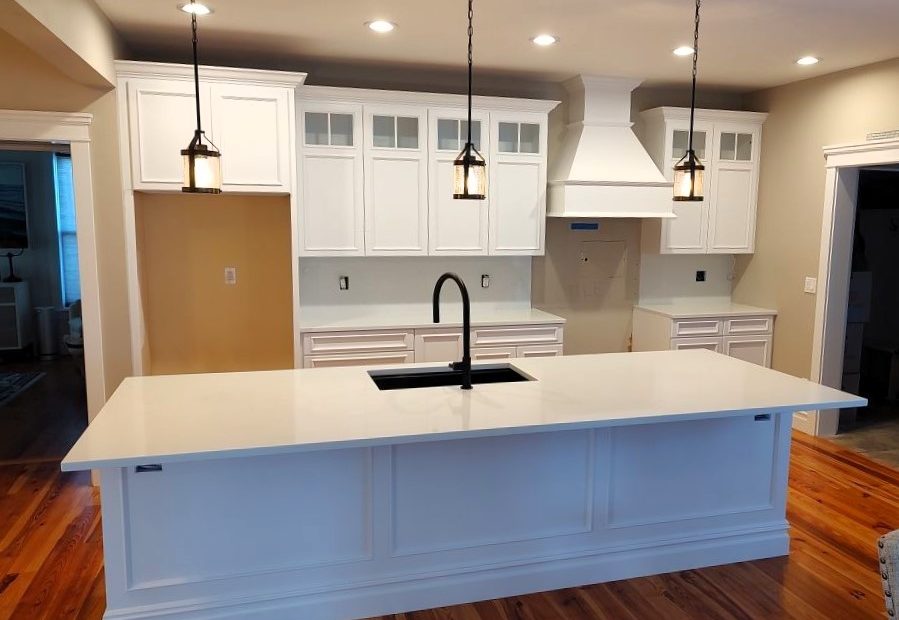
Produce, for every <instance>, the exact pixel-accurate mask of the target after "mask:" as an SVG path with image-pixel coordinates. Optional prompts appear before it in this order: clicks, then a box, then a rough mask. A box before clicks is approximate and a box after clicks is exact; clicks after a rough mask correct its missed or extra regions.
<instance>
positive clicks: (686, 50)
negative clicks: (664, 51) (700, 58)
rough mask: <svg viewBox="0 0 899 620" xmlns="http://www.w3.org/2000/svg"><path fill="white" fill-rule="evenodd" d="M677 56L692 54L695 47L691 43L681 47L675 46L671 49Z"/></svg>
mask: <svg viewBox="0 0 899 620" xmlns="http://www.w3.org/2000/svg"><path fill="white" fill-rule="evenodd" d="M671 51H672V52H673V53H674V55H675V56H692V55H693V48H692V47H690V46H689V45H681V46H680V47H677V48H674V49H673V50H671Z"/></svg>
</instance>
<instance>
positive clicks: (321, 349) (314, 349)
mask: <svg viewBox="0 0 899 620" xmlns="http://www.w3.org/2000/svg"><path fill="white" fill-rule="evenodd" d="M412 345H413V336H412V332H411V331H378V332H321V333H311V334H303V353H305V354H306V355H309V354H317V353H323V354H333V353H351V352H355V351H358V352H363V353H364V352H368V351H409V350H411V349H412Z"/></svg>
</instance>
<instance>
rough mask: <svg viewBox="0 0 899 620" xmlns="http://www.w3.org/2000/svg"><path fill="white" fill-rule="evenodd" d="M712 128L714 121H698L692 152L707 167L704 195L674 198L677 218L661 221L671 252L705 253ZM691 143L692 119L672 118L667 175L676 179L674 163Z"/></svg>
mask: <svg viewBox="0 0 899 620" xmlns="http://www.w3.org/2000/svg"><path fill="white" fill-rule="evenodd" d="M713 133H714V132H713V127H712V125H711V123H704V122H701V121H699V122H696V123H695V125H694V128H693V151H694V152H695V153H696V156H697V157H698V158H699V161H701V162H702V164H703V165H704V166H705V174H704V175H703V198H704V200H702V201H699V202H685V201H677V200H675V201H674V205H673V209H674V215H675V216H676V218H675V219H668V220H664V221H663V223H662V247H663V250H664V251H665V252H667V253H671V254H695V253H697V252H704V251H705V245H706V233H707V231H708V217H709V207H708V205H709V191H710V190H711V187H710V186H711V179H712V174H711V168H712V162H711V160H710V158H709V155H710V154H711V148H709V147H710V145H711V144H712V135H713ZM689 144H690V124H689V122H688V121H687V122H681V121H672V122H671V124H670V125H669V128H668V139H667V155H668V157H667V162H666V166H665V170H663V171H662V172H663V173H664V174H665V178H667V179H668V180H673V178H674V166H675V164H677V162H679V161H680V160H681V158H682V157H683V156H684V155H686V153H687V149H688V148H689Z"/></svg>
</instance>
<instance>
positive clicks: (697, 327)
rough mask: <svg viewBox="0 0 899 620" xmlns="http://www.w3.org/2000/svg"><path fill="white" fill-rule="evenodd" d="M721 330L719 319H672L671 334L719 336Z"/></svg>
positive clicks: (680, 335) (675, 336)
mask: <svg viewBox="0 0 899 620" xmlns="http://www.w3.org/2000/svg"><path fill="white" fill-rule="evenodd" d="M722 330H723V326H722V321H720V320H719V319H684V320H678V321H674V323H673V324H672V327H671V336H672V337H674V338H679V337H683V336H720V335H721V333H722Z"/></svg>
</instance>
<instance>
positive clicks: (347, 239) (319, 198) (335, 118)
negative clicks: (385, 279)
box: [297, 101, 365, 256]
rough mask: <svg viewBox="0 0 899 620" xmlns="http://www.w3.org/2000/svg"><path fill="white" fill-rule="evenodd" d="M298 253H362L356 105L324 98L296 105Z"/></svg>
mask: <svg viewBox="0 0 899 620" xmlns="http://www.w3.org/2000/svg"><path fill="white" fill-rule="evenodd" d="M298 117H299V125H300V128H299V136H300V139H299V142H300V143H301V145H302V146H301V147H300V156H299V158H298V162H297V164H298V168H299V174H298V177H299V188H300V200H299V201H298V203H299V213H300V217H299V221H298V225H299V227H300V230H299V239H300V254H301V255H304V254H305V255H311V256H360V255H362V254H364V253H365V243H364V233H363V231H364V217H365V207H364V204H363V194H364V191H363V176H362V170H363V168H362V166H363V163H362V153H363V149H362V106H361V105H357V104H347V103H335V102H325V101H301V102H300V103H299V105H298Z"/></svg>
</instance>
